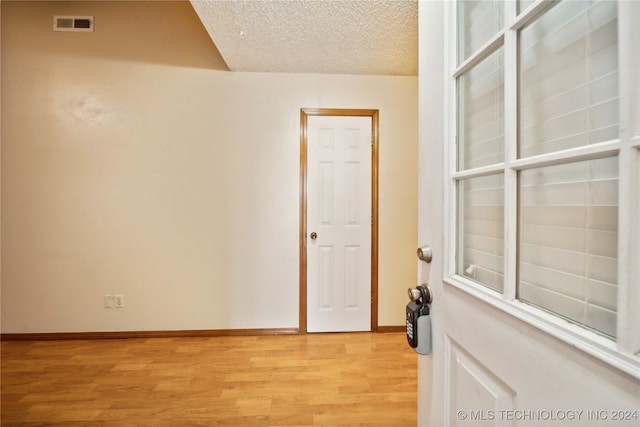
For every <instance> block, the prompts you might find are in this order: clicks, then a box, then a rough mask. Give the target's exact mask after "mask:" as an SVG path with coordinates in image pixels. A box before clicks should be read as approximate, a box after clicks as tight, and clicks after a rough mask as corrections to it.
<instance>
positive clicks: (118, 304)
mask: <svg viewBox="0 0 640 427" xmlns="http://www.w3.org/2000/svg"><path fill="white" fill-rule="evenodd" d="M115 301H116V308H123V307H124V296H123V295H120V294H118V295H115Z"/></svg>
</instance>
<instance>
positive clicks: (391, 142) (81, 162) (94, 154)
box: [1, 2, 417, 333]
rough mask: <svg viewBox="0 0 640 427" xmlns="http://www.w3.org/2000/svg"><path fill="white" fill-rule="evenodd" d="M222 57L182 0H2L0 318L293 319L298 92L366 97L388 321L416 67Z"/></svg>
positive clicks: (7, 327) (401, 287) (282, 324)
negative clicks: (360, 70)
mask: <svg viewBox="0 0 640 427" xmlns="http://www.w3.org/2000/svg"><path fill="white" fill-rule="evenodd" d="M54 14H76V15H94V16H95V28H96V31H95V33H58V32H56V33H54V32H53V31H52V15H54ZM224 68H225V67H224V64H223V63H222V62H221V60H220V57H219V55H218V54H217V52H216V51H215V48H214V46H213V44H212V43H211V41H210V40H209V39H208V36H207V35H206V32H205V31H204V29H203V28H202V26H201V24H200V23H199V21H198V20H197V18H196V15H195V13H194V12H193V10H192V9H191V6H190V4H189V3H187V2H37V3H36V2H2V76H1V77H2V88H3V91H2V110H1V111H2V124H3V125H4V126H3V128H2V332H3V333H28V332H73V331H127V330H180V329H224V328H233V329H235V328H295V327H297V325H298V306H299V305H298V286H299V280H298V229H299V228H298V227H299V214H298V206H299V179H298V175H299V167H300V166H299V126H300V124H299V111H300V108H302V107H326V108H376V109H379V110H380V264H379V299H380V305H379V324H380V325H402V324H403V322H404V304H405V303H406V301H405V299H406V298H405V295H406V288H407V287H408V286H409V285H413V284H415V282H416V272H415V258H414V257H415V247H416V244H417V243H416V235H417V231H416V230H417V214H416V212H417V200H416V194H417V158H416V157H417V77H415V78H414V77H384V76H342V75H341V76H337V75H302V74H262V73H231V72H228V71H225V70H224ZM115 293H117V294H123V295H124V298H125V308H124V309H105V308H103V296H104V295H105V294H115Z"/></svg>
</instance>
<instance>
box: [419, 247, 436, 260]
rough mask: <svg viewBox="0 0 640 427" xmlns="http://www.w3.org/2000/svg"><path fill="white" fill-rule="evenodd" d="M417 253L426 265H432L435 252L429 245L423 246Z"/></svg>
mask: <svg viewBox="0 0 640 427" xmlns="http://www.w3.org/2000/svg"><path fill="white" fill-rule="evenodd" d="M417 253H418V259H419V260H421V261H424V262H426V263H430V262H431V260H432V259H433V252H432V251H431V248H430V247H429V246H427V245H425V246H422V247H421V248H418V251H417Z"/></svg>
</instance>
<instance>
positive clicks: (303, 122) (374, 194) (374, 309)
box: [298, 108, 379, 334]
mask: <svg viewBox="0 0 640 427" xmlns="http://www.w3.org/2000/svg"><path fill="white" fill-rule="evenodd" d="M378 115H379V110H361V109H340V108H301V109H300V317H299V326H298V327H299V332H300V333H301V334H306V333H307V122H308V120H307V119H308V117H309V116H361V117H371V331H372V332H378V159H379V154H378V144H379V134H378Z"/></svg>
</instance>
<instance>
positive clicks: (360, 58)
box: [191, 0, 418, 76]
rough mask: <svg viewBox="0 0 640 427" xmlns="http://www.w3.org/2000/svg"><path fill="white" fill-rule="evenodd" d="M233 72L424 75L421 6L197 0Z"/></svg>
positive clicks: (387, 1) (402, 1) (386, 1)
mask: <svg viewBox="0 0 640 427" xmlns="http://www.w3.org/2000/svg"><path fill="white" fill-rule="evenodd" d="M191 4H192V5H193V8H194V9H195V11H196V13H197V14H198V16H199V17H200V20H201V21H202V23H203V24H204V27H205V28H206V30H207V32H208V33H209V35H210V36H211V39H212V40H213V42H214V43H215V45H216V47H217V48H218V51H219V52H220V54H221V55H222V57H223V58H224V60H225V62H226V63H227V66H228V67H229V69H230V70H231V71H245V72H283V73H328V74H379V75H409V76H416V75H418V3H417V1H415V0H191Z"/></svg>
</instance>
